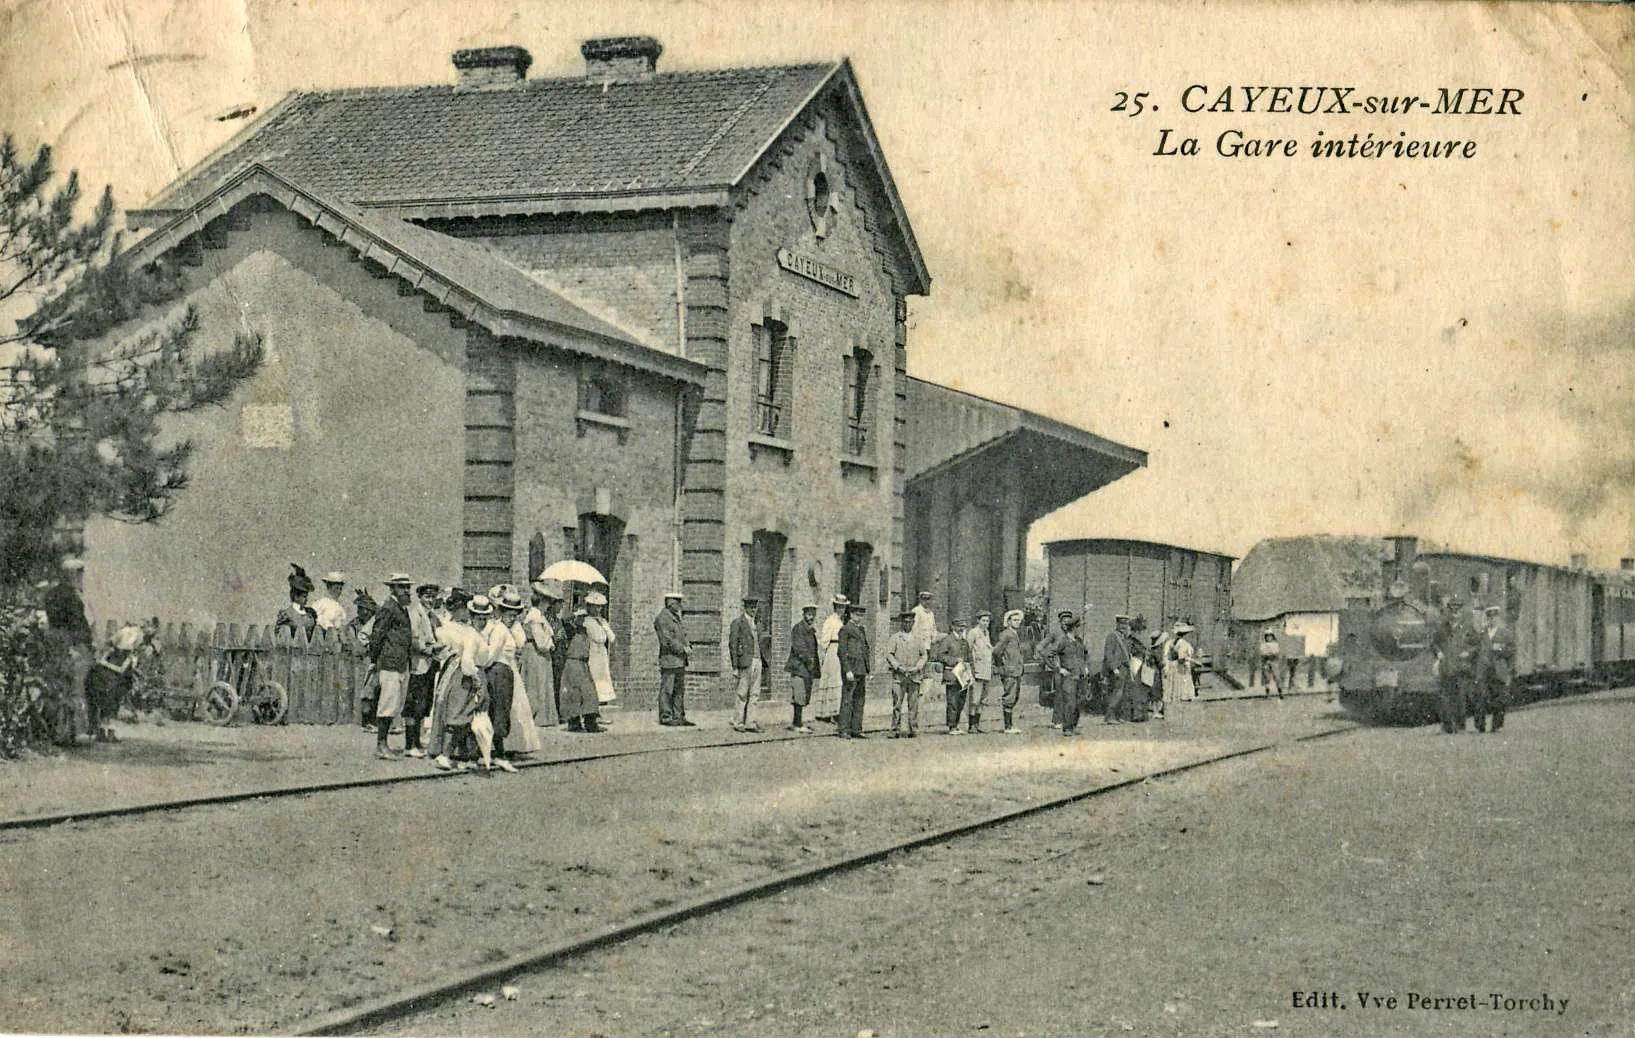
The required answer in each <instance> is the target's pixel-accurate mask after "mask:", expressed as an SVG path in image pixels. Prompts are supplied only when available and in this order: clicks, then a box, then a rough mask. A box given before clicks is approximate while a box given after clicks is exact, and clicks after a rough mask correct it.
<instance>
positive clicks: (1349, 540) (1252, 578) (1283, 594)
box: [1232, 535, 1385, 621]
mask: <svg viewBox="0 0 1635 1038" xmlns="http://www.w3.org/2000/svg"><path fill="white" fill-rule="evenodd" d="M1384 543H1385V542H1384V541H1382V540H1381V539H1380V538H1378V537H1331V536H1326V535H1325V536H1314V537H1274V538H1269V539H1267V540H1264V541H1261V542H1260V543H1259V544H1256V545H1255V546H1254V547H1253V548H1250V549H1249V554H1247V555H1245V556H1244V557H1243V561H1242V562H1240V563H1238V568H1237V570H1236V572H1234V573H1233V574H1232V616H1233V618H1234V619H1237V620H1244V621H1253V620H1270V619H1272V618H1273V617H1277V616H1282V615H1283V614H1285V613H1329V612H1335V611H1337V610H1340V609H1344V608H1345V607H1346V600H1347V599H1355V598H1378V597H1379V594H1380V586H1379V582H1380V553H1381V551H1382V549H1383V548H1384Z"/></svg>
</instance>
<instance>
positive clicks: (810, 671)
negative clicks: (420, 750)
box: [783, 604, 823, 735]
mask: <svg viewBox="0 0 1635 1038" xmlns="http://www.w3.org/2000/svg"><path fill="white" fill-rule="evenodd" d="M783 669H784V671H785V672H786V673H788V675H789V676H790V677H792V678H794V679H795V680H794V683H793V684H792V685H791V687H790V689H789V703H790V705H791V706H792V707H793V708H794V719H793V720H792V721H790V723H789V730H790V731H792V732H799V733H801V734H802V735H811V734H812V729H810V728H808V727H806V724H805V722H804V721H803V720H802V719H801V711H803V710H805V709H806V708H807V706H809V705H811V702H812V682H814V681H816V680H817V679H818V675H819V674H820V673H821V672H822V669H823V657H821V656H819V655H818V642H817V606H816V605H815V604H814V605H803V606H801V607H800V620H798V621H797V622H796V623H795V626H793V627H791V628H790V629H789V659H788V660H787V661H786V662H785V663H784V665H783Z"/></svg>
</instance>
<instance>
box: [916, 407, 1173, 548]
mask: <svg viewBox="0 0 1635 1038" xmlns="http://www.w3.org/2000/svg"><path fill="white" fill-rule="evenodd" d="M907 440H908V444H907V447H908V458H907V465H906V468H907V476H908V478H909V479H910V480H918V479H922V478H935V477H937V476H939V475H943V474H953V473H956V472H957V471H959V470H960V469H971V470H973V471H975V470H978V469H980V470H985V471H992V469H991V468H990V467H989V466H990V465H995V466H997V467H999V468H1001V469H1005V470H1009V471H1013V472H1015V473H1016V474H1017V476H1018V477H1019V478H1020V481H1021V490H1022V511H1023V521H1024V522H1032V521H1033V520H1034V519H1037V518H1039V517H1040V516H1043V515H1047V514H1049V513H1051V512H1054V511H1055V510H1056V509H1058V508H1061V507H1063V506H1064V505H1068V504H1071V503H1072V502H1074V501H1077V500H1078V499H1079V498H1081V497H1083V496H1085V495H1086V494H1088V493H1090V492H1092V491H1094V490H1098V489H1100V488H1101V487H1104V486H1106V485H1107V484H1109V483H1111V482H1112V481H1113V480H1115V479H1118V478H1120V477H1122V476H1127V475H1129V474H1130V473H1131V472H1134V471H1135V470H1136V469H1138V468H1144V467H1145V466H1146V464H1147V452H1146V451H1143V450H1138V449H1136V448H1134V447H1127V446H1125V445H1124V444H1122V443H1116V442H1114V441H1112V440H1109V439H1106V438H1105V437H1102V436H1097V435H1096V434H1095V433H1092V432H1087V431H1086V430H1084V429H1080V428H1078V427H1076V426H1072V425H1068V424H1067V423H1066V422H1059V421H1057V420H1056V419H1054V418H1047V417H1045V416H1044V415H1042V414H1038V413H1035V412H1033V411H1028V410H1025V409H1023V408H1020V407H1015V406H1012V405H1010V404H1002V403H1000V402H998V401H997V400H989V399H987V398H986V397H980V396H976V395H975V394H972V393H966V392H962V391H961V390H958V389H950V388H949V387H947V386H942V385H938V384H937V383H935V382H927V381H925V380H924V379H918V378H910V379H909V380H908V437H907ZM976 462H980V463H981V464H980V465H976V464H973V463H976Z"/></svg>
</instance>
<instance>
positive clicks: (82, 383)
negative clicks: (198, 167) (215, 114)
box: [0, 134, 262, 587]
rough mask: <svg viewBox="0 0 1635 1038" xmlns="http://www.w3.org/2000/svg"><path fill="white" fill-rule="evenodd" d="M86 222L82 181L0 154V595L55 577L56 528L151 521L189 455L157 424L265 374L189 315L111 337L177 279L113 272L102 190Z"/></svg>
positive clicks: (165, 270)
mask: <svg viewBox="0 0 1635 1038" xmlns="http://www.w3.org/2000/svg"><path fill="white" fill-rule="evenodd" d="M82 208H83V207H82V205H81V192H80V184H79V177H78V175H77V174H75V173H69V174H68V175H67V177H66V178H63V179H62V181H61V182H60V183H59V182H58V178H57V176H56V174H55V169H54V166H53V162H52V156H51V149H50V148H49V147H41V148H40V149H39V150H38V151H37V152H36V153H35V154H34V156H33V158H32V159H29V160H24V159H23V158H22V156H21V155H20V153H19V152H18V149H17V146H16V143H15V141H14V140H13V138H12V137H11V136H10V135H9V134H8V135H6V136H5V137H4V139H3V141H0V315H6V316H9V317H10V329H9V331H0V351H4V354H3V355H4V363H5V367H4V375H5V377H4V381H3V382H0V446H3V450H0V487H4V488H5V492H4V494H3V495H0V587H6V586H13V587H14V586H17V585H18V584H20V583H26V582H28V581H30V580H32V579H36V578H37V577H39V576H40V575H42V574H46V573H51V572H54V571H55V570H56V567H57V562H58V560H59V557H60V555H61V551H62V548H61V546H60V537H59V536H58V533H57V532H58V530H59V529H60V527H61V526H62V524H63V523H65V522H70V523H71V522H76V521H82V520H84V519H85V518H88V517H90V516H94V515H106V516H111V517H113V518H116V519H121V520H125V521H128V522H151V521H154V520H157V519H160V518H162V517H163V516H164V515H165V513H166V512H167V511H168V510H169V509H170V507H171V506H172V504H173V503H174V502H175V499H176V496H177V494H179V493H180V492H181V491H182V490H184V489H185V488H186V486H187V464H188V460H189V458H190V457H191V454H192V450H193V445H192V443H191V442H189V441H188V440H185V439H168V438H167V437H166V436H165V435H164V434H163V431H162V430H161V428H160V419H161V417H162V416H163V415H165V414H173V413H180V412H186V411H193V410H197V409H199V408H203V407H208V406H211V405H216V404H220V403H222V402H224V401H225V400H226V398H227V397H228V396H229V395H230V394H231V393H232V391H233V389H234V387H236V386H237V385H238V384H239V383H240V382H241V381H242V380H243V379H244V378H246V377H248V376H249V375H251V374H253V373H254V372H255V370H256V368H257V367H258V366H259V364H260V362H261V356H262V349H261V342H260V340H259V338H258V337H255V336H251V335H242V334H241V335H239V336H238V337H237V338H236V339H235V340H234V341H233V342H231V343H224V344H215V345H214V347H213V348H212V347H209V346H207V345H206V344H203V343H201V342H200V341H199V340H200V339H201V338H202V337H201V336H200V335H199V334H198V333H199V321H198V317H197V315H196V314H195V313H194V312H193V311H192V310H191V309H189V310H187V311H185V312H184V313H183V314H182V315H181V316H180V318H179V319H177V320H175V321H173V322H171V323H169V324H166V325H162V326H159V327H155V328H150V329H148V330H146V331H143V332H141V333H140V334H136V335H134V336H132V337H125V338H122V337H120V332H121V330H122V329H123V328H126V327H128V326H130V325H131V323H132V322H137V321H140V320H141V319H143V318H145V317H147V316H148V315H149V314H150V313H152V312H155V311H154V308H156V307H160V306H162V305H164V304H166V303H169V302H171V301H173V300H174V299H175V298H176V297H177V296H178V295H179V294H180V292H181V278H180V276H179V275H178V274H177V272H176V271H175V270H174V269H173V268H170V267H168V266H166V265H164V264H155V265H150V266H148V267H145V268H142V269H137V268H135V267H133V265H132V264H130V263H129V262H127V261H126V260H125V258H124V257H123V256H122V255H121V245H122V240H121V235H120V234H119V233H118V231H117V230H116V229H115V226H114V217H115V210H114V203H113V196H112V194H111V193H110V192H109V191H107V190H104V191H103V193H102V195H101V197H100V198H99V199H98V201H97V202H96V204H95V205H94V206H93V207H91V209H90V213H89V216H87V217H85V218H84V219H81V218H80V217H79V214H80V212H81V210H82ZM3 327H4V326H3V325H0V328H3Z"/></svg>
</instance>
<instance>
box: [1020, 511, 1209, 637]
mask: <svg viewBox="0 0 1635 1038" xmlns="http://www.w3.org/2000/svg"><path fill="white" fill-rule="evenodd" d="M1045 560H1046V562H1047V563H1048V567H1049V602H1050V612H1051V614H1052V618H1053V617H1054V614H1055V613H1056V612H1057V611H1059V610H1062V609H1071V610H1073V611H1074V612H1076V613H1078V614H1079V615H1081V616H1082V617H1084V628H1083V630H1084V632H1085V635H1086V637H1088V638H1090V639H1091V643H1092V644H1094V645H1100V639H1101V637H1102V636H1103V635H1104V634H1106V632H1108V631H1110V630H1112V629H1113V618H1114V617H1115V616H1117V615H1118V614H1119V613H1123V614H1125V615H1127V616H1137V615H1140V616H1144V617H1146V619H1147V629H1148V631H1149V632H1152V631H1156V630H1158V629H1159V628H1160V627H1167V626H1169V625H1171V624H1174V623H1175V622H1177V621H1180V620H1185V621H1186V622H1188V623H1190V624H1192V625H1193V626H1194V627H1196V628H1197V633H1195V634H1194V635H1192V639H1193V644H1194V645H1195V646H1196V647H1197V649H1198V652H1199V653H1200V654H1202V655H1204V656H1214V655H1216V654H1220V653H1224V652H1225V651H1226V647H1227V639H1228V637H1229V627H1230V624H1231V620H1232V563H1233V561H1234V559H1233V556H1231V555H1222V554H1219V553H1218V552H1208V551H1199V550H1198V549H1196V548H1183V547H1180V546H1178V545H1174V544H1159V543H1156V542H1153V541H1132V540H1123V539H1114V538H1091V539H1082V538H1081V539H1077V540H1063V541H1050V542H1049V543H1047V544H1046V545H1045Z"/></svg>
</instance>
